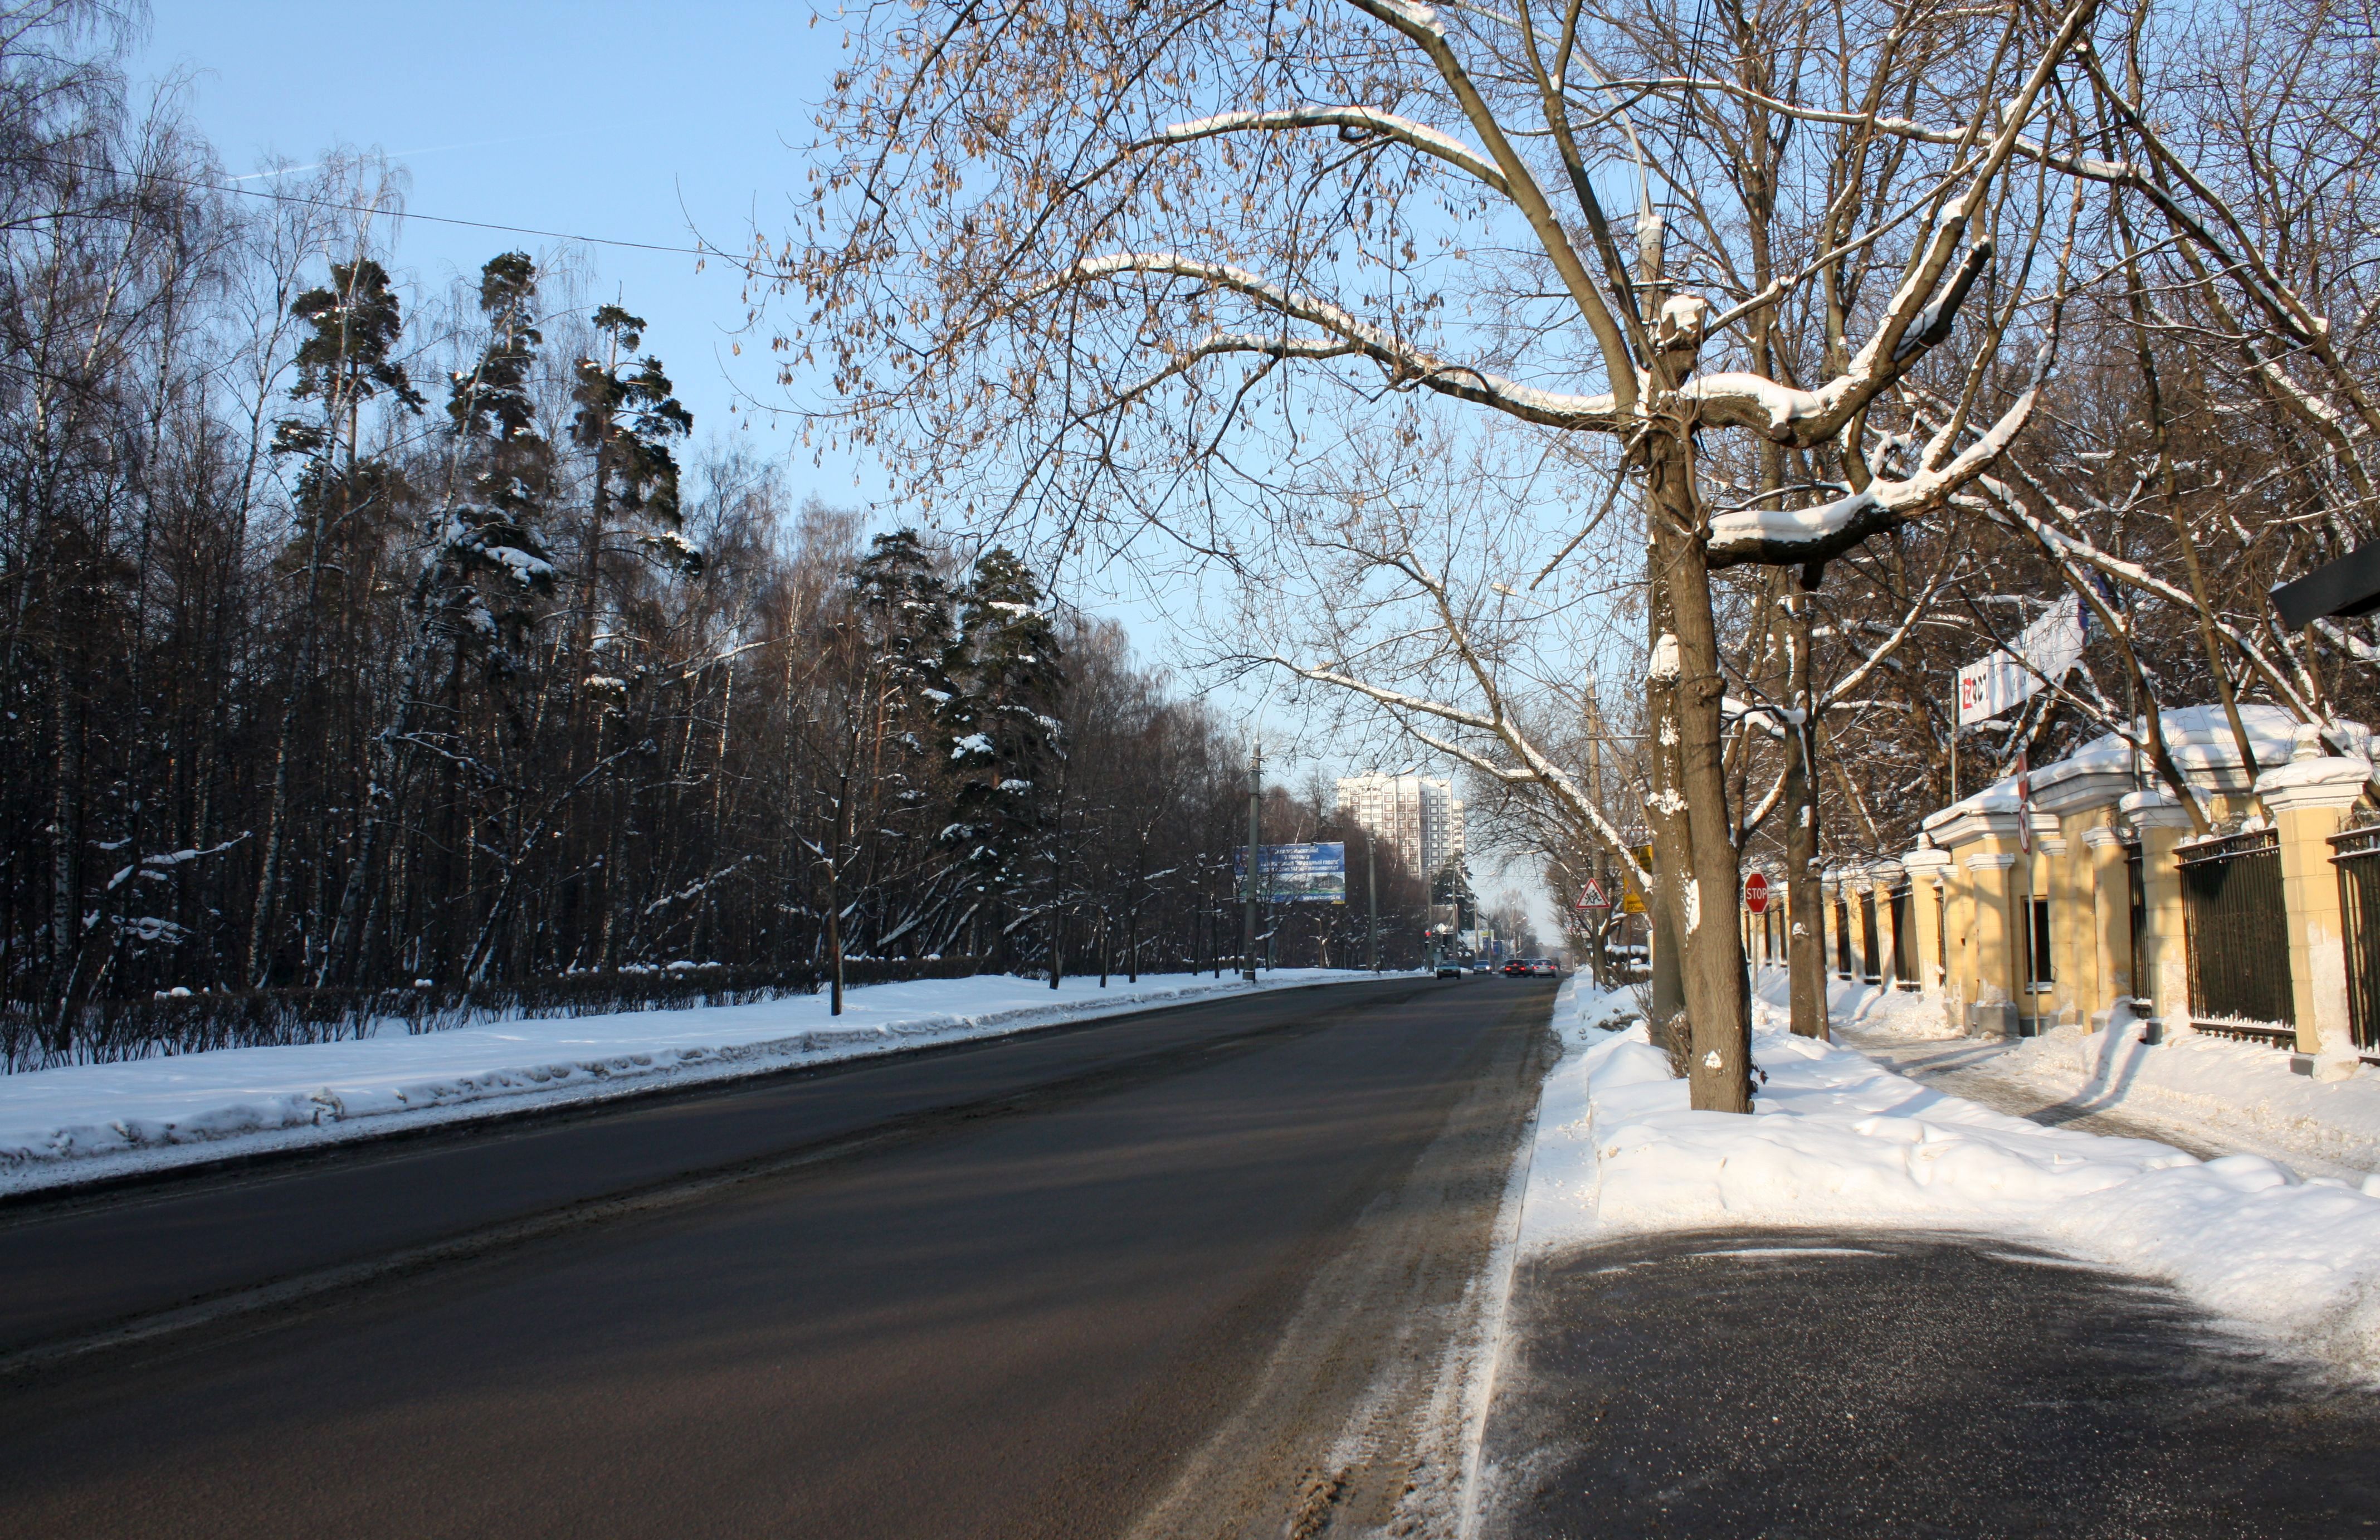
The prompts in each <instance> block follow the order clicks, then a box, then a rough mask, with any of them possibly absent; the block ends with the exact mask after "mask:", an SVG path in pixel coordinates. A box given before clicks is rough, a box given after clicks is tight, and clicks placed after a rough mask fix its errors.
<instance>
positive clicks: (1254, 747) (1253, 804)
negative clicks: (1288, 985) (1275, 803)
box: [1240, 735, 1264, 984]
mask: <svg viewBox="0 0 2380 1540" xmlns="http://www.w3.org/2000/svg"><path fill="white" fill-rule="evenodd" d="M1263 813H1264V745H1262V744H1260V743H1258V742H1257V740H1256V738H1255V736H1254V735H1251V736H1250V737H1249V739H1248V886H1247V900H1246V903H1245V910H1244V912H1243V917H1242V922H1241V938H1242V944H1241V947H1240V960H1241V967H1240V972H1241V975H1242V976H1244V977H1245V978H1246V979H1247V981H1248V982H1249V983H1251V984H1253V983H1255V982H1256V981H1257V841H1258V840H1259V839H1261V838H1263V831H1262V828H1261V826H1260V824H1259V821H1258V820H1259V819H1261V818H1262V816H1263Z"/></svg>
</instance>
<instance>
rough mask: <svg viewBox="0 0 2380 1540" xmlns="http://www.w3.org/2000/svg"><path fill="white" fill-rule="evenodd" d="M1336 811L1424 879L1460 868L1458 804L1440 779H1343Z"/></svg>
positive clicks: (1460, 810) (1376, 774)
mask: <svg viewBox="0 0 2380 1540" xmlns="http://www.w3.org/2000/svg"><path fill="white" fill-rule="evenodd" d="M1339 811H1340V812H1341V813H1342V814H1345V815H1346V816H1347V817H1349V818H1350V819H1353V820H1354V822H1355V823H1356V824H1357V825H1359V826H1360V827H1362V828H1363V829H1364V830H1365V831H1366V832H1368V833H1369V834H1370V835H1371V836H1372V837H1373V838H1375V839H1377V840H1378V841H1379V842H1380V843H1382V844H1384V845H1387V846H1388V847H1389V848H1390V849H1392V850H1394V851H1395V852H1397V854H1398V855H1402V856H1403V857H1404V862H1405V865H1406V866H1407V867H1409V868H1411V869H1412V870H1414V871H1415V872H1417V873H1419V874H1420V875H1422V876H1424V877H1435V876H1437V875H1438V873H1439V872H1440V871H1442V870H1444V869H1445V868H1446V867H1449V866H1453V867H1461V866H1462V864H1463V801H1462V799H1461V798H1459V797H1457V796H1456V795H1455V794H1454V783H1453V782H1451V781H1449V780H1447V779H1446V778H1445V777H1444V776H1439V775H1383V774H1381V773H1380V772H1379V771H1378V770H1374V771H1372V772H1371V773H1369V774H1367V775H1351V776H1346V777H1343V778H1342V779H1341V781H1340V782H1339ZM1348 854H1349V855H1351V856H1352V855H1354V852H1353V851H1350V852H1349V853H1348Z"/></svg>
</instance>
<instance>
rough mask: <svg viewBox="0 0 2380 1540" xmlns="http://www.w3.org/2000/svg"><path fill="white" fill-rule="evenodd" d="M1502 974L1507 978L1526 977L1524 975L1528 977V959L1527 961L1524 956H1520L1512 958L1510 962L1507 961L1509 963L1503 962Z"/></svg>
mask: <svg viewBox="0 0 2380 1540" xmlns="http://www.w3.org/2000/svg"><path fill="white" fill-rule="evenodd" d="M1504 976H1505V977H1507V978H1526V977H1528V976H1529V964H1528V961H1527V959H1525V958H1521V957H1515V958H1513V959H1512V961H1511V962H1509V963H1507V964H1504Z"/></svg>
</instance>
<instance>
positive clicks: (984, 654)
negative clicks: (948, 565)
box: [942, 548, 1065, 960]
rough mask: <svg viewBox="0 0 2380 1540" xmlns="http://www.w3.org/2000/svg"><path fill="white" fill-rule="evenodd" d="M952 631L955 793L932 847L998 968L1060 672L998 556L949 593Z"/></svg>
mask: <svg viewBox="0 0 2380 1540" xmlns="http://www.w3.org/2000/svg"><path fill="white" fill-rule="evenodd" d="M959 624H960V636H959V638H958V640H957V642H956V644H955V645H954V647H953V649H952V664H951V667H950V669H949V673H950V674H951V676H952V679H953V685H954V687H953V692H952V695H951V698H950V700H949V702H948V703H947V704H946V705H945V707H944V708H943V711H942V717H943V721H944V727H945V732H946V734H947V737H948V741H949V743H950V746H951V763H952V767H953V770H956V771H957V773H958V777H959V784H958V789H957V794H956V795H955V796H954V797H953V806H952V820H951V824H950V827H949V828H948V829H946V830H944V831H943V836H942V837H943V839H944V841H945V843H949V844H950V845H952V846H953V848H954V849H956V850H958V851H959V852H960V853H961V855H962V857H963V859H964V860H965V864H966V866H967V867H968V868H969V871H970V875H971V878H972V885H973V887H974V889H975V896H976V899H977V902H978V903H981V904H983V905H985V906H986V907H987V908H988V909H989V910H990V918H991V920H992V921H993V923H994V924H995V926H996V929H995V931H994V948H995V951H994V955H996V956H999V957H1001V958H1002V959H1003V960H1004V959H1005V958H1006V957H1007V955H1008V952H1009V932H1010V931H1011V930H1012V929H1013V928H1014V926H1015V925H1016V924H1017V923H1019V922H1020V921H1021V919H1022V918H1023V917H1024V916H1022V915H1013V913H1012V912H1013V911H1016V910H1018V909H1020V908H1022V907H1023V906H1025V905H1026V902H1027V901H1026V895H1027V894H1028V893H1029V892H1030V891H1031V890H1032V887H1033V885H1034V884H1035V883H1036V882H1037V881H1038V880H1039V879H1041V878H1043V877H1044V876H1045V875H1046V868H1047V867H1048V864H1049V858H1050V851H1049V837H1050V831H1051V823H1052V818H1051V815H1052V813H1053V811H1054V806H1055V804H1054V799H1053V797H1052V795H1051V792H1052V789H1053V788H1052V785H1051V778H1052V776H1053V773H1054V771H1055V770H1056V769H1057V764H1058V760H1059V758H1060V757H1061V756H1062V754H1063V753H1064V748H1063V746H1062V742H1061V738H1062V734H1061V729H1060V726H1059V722H1058V721H1057V716H1056V713H1057V709H1058V706H1059V700H1060V697H1061V695H1062V692H1063V690H1064V688H1065V673H1064V672H1063V670H1062V666H1061V665H1062V660H1061V658H1060V656H1059V648H1058V635H1057V629H1056V627H1055V626H1054V625H1052V624H1050V616H1049V614H1048V612H1045V611H1044V610H1042V608H1041V588H1040V585H1038V583H1036V582H1035V581H1034V578H1033V574H1032V573H1031V572H1030V571H1028V570H1026V566H1025V564H1024V563H1023V562H1022V561H1020V560H1019V559H1018V558H1017V557H1016V556H1015V554H1014V552H1010V551H1008V550H1006V549H1004V548H997V549H994V550H992V551H990V552H987V553H986V554H985V555H984V557H983V558H982V560H981V561H979V562H977V564H976V570H975V575H974V576H972V577H971V578H969V579H968V581H967V584H966V587H965V588H964V589H963V590H961V592H960V595H959Z"/></svg>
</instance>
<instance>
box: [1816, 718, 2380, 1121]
mask: <svg viewBox="0 0 2380 1540" xmlns="http://www.w3.org/2000/svg"><path fill="white" fill-rule="evenodd" d="M2241 714H2242V717H2243V719H2244V721H2245V724H2246V725H2247V727H2248V730H2249V739H2250V746H2251V748H2252V749H2253V752H2254V755H2255V758H2256V766H2255V769H2256V771H2257V773H2256V774H2254V775H2253V776H2252V775H2251V774H2250V772H2249V770H2248V767H2246V766H2245V765H2244V764H2243V763H2242V762H2241V758H2240V752H2239V748H2238V746H2237V743H2236V741H2235V739H2234V737H2233V735H2232V733H2231V730H2230V727H2229V724H2228V721H2226V719H2225V717H2224V715H2223V712H2222V711H2221V709H2219V708H2214V707H2191V708H2187V709H2180V710H2174V711H2168V712H2167V713H2165V716H2164V729H2165V735H2166V740H2167V743H2168V746H2169V748H2170V750H2171V752H2172V757H2173V758H2174V760H2175V762H2176V764H2177V766H2178V767H2179V768H2180V770H2181V772H2182V777H2183V779H2184V780H2185V781H2186V782H2188V784H2189V785H2190V787H2191V789H2192V794H2194V795H2195V796H2196V797H2197V799H2198V801H2199V803H2200V806H2201V807H2202V808H2203V809H2204V814H2205V816H2206V818H2207V819H2208V820H2209V822H2210V823H2211V824H2212V825H2213V831H2212V832H2211V833H2209V834H2208V835H2205V836H2203V837H2197V838H2193V837H2192V834H2191V820H2190V818H2189V815H2188V813H2187V811H2186V810H2185V809H2184V808H2183V807H2182V806H2181V805H2180V802H2179V801H2178V800H2176V798H2175V797H2174V795H2173V794H2172V793H2171V792H2170V791H2168V790H2167V789H2165V788H2164V787H2163V786H2162V785H2161V784H2160V783H2159V782H2157V780H2156V777H2155V773H2154V772H2153V771H2152V770H2150V769H2149V767H2148V765H2147V756H2146V754H2145V752H2143V753H2142V754H2141V756H2140V760H2141V762H2140V764H2139V766H2138V767H2137V768H2136V767H2135V765H2134V762H2133V751H2132V749H2131V747H2130V746H2128V745H2126V744H2125V743H2124V742H2123V741H2122V740H2121V739H2120V738H2118V737H2117V736H2115V735H2114V734H2108V735H2107V736H2105V737H2101V738H2098V739H2095V740H2094V741H2093V742H2091V743H2088V744H2085V745H2084V746H2083V747H2081V748H2080V749H2078V750H2076V751H2075V752H2074V753H2073V754H2071V755H2070V756H2068V757H2067V758H2064V759H2061V760H2058V761H2057V762H2055V763H2053V764H2048V765H2045V766H2043V767H2041V768H2040V769H2039V770H2035V771H2034V774H2033V778H2032V786H2033V798H2032V814H2031V818H2030V819H2029V828H2025V827H2021V826H2020V822H2019V818H2020V810H2019V806H2018V800H2017V791H2016V785H2015V782H2014V781H2013V780H2008V781H2000V782H1995V783H1993V784H1992V785H1989V786H1986V787H1985V788H1984V789H1983V790H1982V791H1980V792H1977V793H1976V794H1973V795H1972V796H1969V797H1965V798H1963V799H1961V801H1959V802H1957V803H1954V804H1952V805H1951V806H1948V807H1945V808H1942V809H1941V810H1940V811H1938V812H1937V813H1935V814H1933V815H1932V816H1931V817H1929V818H1927V819H1925V823H1924V825H1923V834H1922V835H1921V837H1920V841H1919V844H1918V848H1917V849H1915V850H1913V851H1910V852H1908V853H1907V854H1905V855H1902V856H1901V857H1900V860H1899V861H1898V862H1887V863H1877V864H1875V865H1872V866H1868V867H1845V868H1839V869H1837V870H1834V871H1830V872H1829V873H1828V899H1829V903H1830V906H1831V913H1830V915H1829V919H1830V921H1832V922H1833V923H1834V925H1836V926H1840V927H1841V928H1843V933H1842V934H1841V935H1840V938H1839V937H1838V936H1837V935H1836V934H1833V933H1831V932H1830V935H1829V938H1828V940H1829V948H1828V951H1829V959H1828V960H1829V964H1830V965H1833V966H1835V968H1836V971H1838V972H1848V973H1852V974H1853V975H1855V976H1864V977H1867V978H1870V979H1876V980H1879V981H1880V979H1881V977H1882V976H1885V975H1886V973H1887V970H1888V969H1889V971H1890V972H1892V973H1896V974H1898V973H1900V972H1902V971H1903V969H1904V968H1905V970H1906V972H1907V973H1908V975H1910V976H1909V977H1907V978H1904V980H1903V982H1905V983H1913V984H1914V985H1916V986H1918V987H1922V988H1925V990H1926V991H1927V993H1928V994H1929V995H1931V996H1933V997H1934V998H1936V999H1937V1000H1939V1001H1940V1003H1941V1006H1942V1009H1943V1011H1944V1013H1945V1014H1946V1015H1947V1017H1948V1018H1949V1021H1950V1022H1951V1023H1952V1024H1954V1025H1958V1026H1960V1027H1961V1029H1962V1030H1965V1031H1967V1032H1970V1033H1974V1034H1978V1035H1985V1036H1998V1035H2017V1034H2027V1033H2033V1032H2037V1031H2042V1030H2046V1029H2047V1028H2048V1027H2051V1026H2055V1025H2089V1026H2091V1027H2093V1028H2097V1027H2101V1026H2105V1025H2107V1024H2108V1023H2109V1022H2111V1021H2113V1020H2116V1019H2118V1017H2119V1015H2120V1016H2122V1017H2125V1018H2127V1019H2144V1020H2147V1021H2150V1022H2151V1023H2152V1024H2154V1025H2153V1030H2161V1029H2164V1028H2167V1027H2170V1026H2180V1025H2195V1026H2198V1027H2200V1028H2201V1029H2207V1030H2216V1031H2224V1032H2229V1033H2231V1034H2233V1035H2236V1036H2240V1037H2259V1038H2264V1039H2265V1040H2269V1041H2273V1042H2275V1043H2276V1044H2277V1045H2282V1046H2289V1047H2292V1048H2294V1049H2297V1050H2298V1052H2299V1053H2300V1054H2301V1055H2302V1056H2303V1058H2302V1060H2301V1068H2306V1069H2308V1070H2309V1071H2311V1072H2313V1073H2325V1074H2330V1073H2344V1072H2345V1071H2346V1070H2348V1069H2351V1068H2352V1066H2353V1064H2354V1062H2355V1056H2356V1053H2357V1049H2356V1046H2355V1044H2356V1038H2357V1036H2358V1032H2357V1027H2358V1025H2359V1024H2358V1020H2357V1018H2358V1015H2359V1013H2361V1014H2362V1015H2363V1016H2367V1017H2369V1016H2374V1015H2380V1011H2374V1010H2372V1009H2369V1008H2367V1007H2366V1006H2365V1005H2364V1004H2363V1003H2362V1000H2361V998H2360V997H2361V995H2362V994H2365V993H2372V992H2374V981H2373V980H2372V979H2370V978H2368V977H2366V976H2365V975H2367V974H2369V973H2370V972H2371V971H2372V970H2371V969H2370V968H2368V967H2363V966H2361V965H2359V964H2361V963H2362V951H2361V950H2360V944H2361V943H2362V937H2361V935H2360V933H2359V925H2358V916H2361V915H2362V912H2363V911H2362V907H2361V900H2360V899H2357V900H2353V901H2350V902H2349V903H2342V898H2341V894H2342V891H2350V890H2351V889H2353V888H2354V884H2356V883H2358V882H2361V881H2362V880H2363V879H2362V865H2361V863H2362V862H2363V861H2364V860H2365V859H2366V858H2367V857H2368V858H2369V860H2370V862H2371V863H2372V864H2373V871H2372V881H2371V884H2370V886H2371V889H2372V892H2373V895H2374V919H2375V922H2380V839H2373V838H2365V839H2358V838H2356V837H2354V836H2352V835H2350V834H2348V833H2346V832H2345V831H2348V830H2349V828H2350V824H2352V823H2355V822H2360V821H2363V820H2362V815H2361V814H2359V813H2358V812H2357V809H2358V808H2359V806H2363V807H2368V806H2370V805H2369V804H2368V803H2366V802H2364V801H2363V800H2362V799H2363V794H2364V790H2365V786H2366V784H2367V782H2369V781H2370V780H2371V777H2372V774H2373V766H2372V763H2371V761H2370V759H2369V758H2350V757H2340V756H2337V755H2334V754H2332V753H2330V752H2329V751H2327V750H2326V749H2325V748H2324V747H2323V746H2321V745H2320V743H2319V742H2318V741H2317V739H2316V736H2315V734H2314V733H2313V730H2312V729H2311V728H2305V727H2301V726H2300V724H2299V723H2297V722H2296V721H2294V719H2292V718H2291V717H2290V716H2289V714H2288V713H2286V712H2284V711H2282V710H2280V709H2277V708H2275V707H2269V706H2246V707H2242V708H2241ZM2345 731H2347V732H2348V733H2349V734H2350V736H2351V737H2352V738H2353V739H2354V740H2356V741H2358V742H2362V741H2364V739H2363V734H2362V730H2361V729H2360V728H2354V727H2352V726H2347V727H2346V728H2345ZM2028 835H2029V836H2030V837H2029V838H2027V837H2026V836H2028ZM2367 846H2369V847H2371V848H2369V849H2368V850H2367V848H2366V847H2367ZM2341 867H2350V868H2351V869H2350V871H2349V872H2348V873H2347V874H2346V875H2345V876H2342V873H2341V869H2340V868H2341ZM2355 891H2360V890H2355ZM1880 897H1882V898H1883V899H1885V900H1886V902H1878V900H1879V898H1880ZM2374 930H2375V932H2380V923H2375V925H2374ZM2373 940H2374V941H2375V942H2380V934H2375V935H2374V938H2373ZM1896 951H1897V952H1898V953H1899V954H1900V957H1901V959H1902V968H1892V967H1891V965H1890V964H1884V963H1883V962H1882V960H1883V959H1884V958H1886V957H1889V956H1892V955H1894V953H1895V952H1896ZM1845 964H1848V965H1845ZM2374 1003H2375V1004H2380V1000H2375V1001H2374ZM2374 1025H2380V1023H2371V1022H2366V1023H2363V1024H2362V1026H2363V1031H2362V1036H2363V1037H2365V1039H2366V1042H2367V1048H2380V1044H2374V1042H2372V1038H2373V1035H2374V1034H2373V1029H2374Z"/></svg>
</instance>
